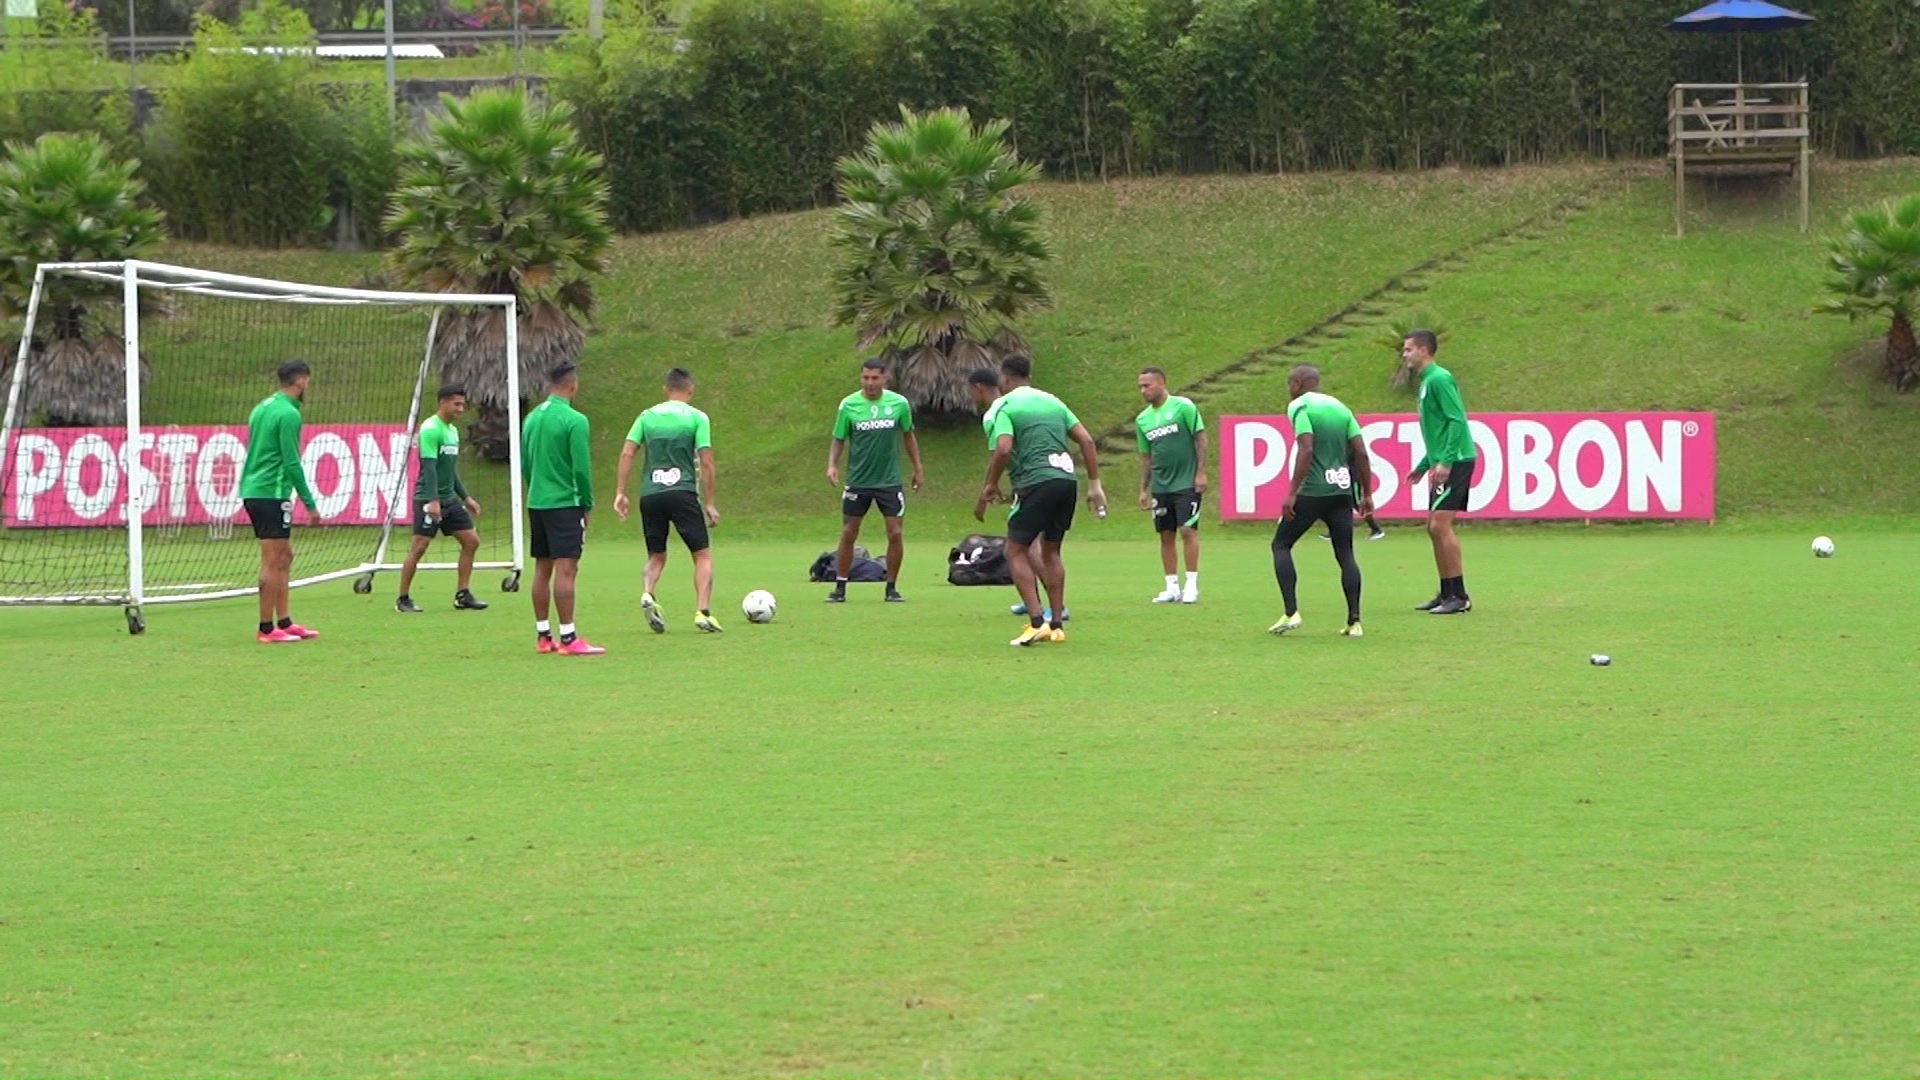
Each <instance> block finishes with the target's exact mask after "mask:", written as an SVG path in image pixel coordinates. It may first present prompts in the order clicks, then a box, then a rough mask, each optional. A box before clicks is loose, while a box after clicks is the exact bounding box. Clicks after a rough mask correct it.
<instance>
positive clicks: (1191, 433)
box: [1133, 397, 1207, 495]
mask: <svg viewBox="0 0 1920 1080" xmlns="http://www.w3.org/2000/svg"><path fill="white" fill-rule="evenodd" d="M1133 423H1134V427H1135V428H1137V429H1138V430H1139V435H1140V452H1141V453H1143V454H1146V455H1148V463H1149V468H1150V469H1151V471H1152V473H1153V476H1152V480H1151V483H1152V485H1153V487H1152V490H1153V493H1154V494H1155V495H1171V494H1174V493H1175V492H1181V491H1192V490H1193V477H1194V473H1196V472H1197V471H1199V466H1200V455H1199V453H1198V447H1197V445H1196V444H1197V442H1198V440H1199V437H1200V433H1201V432H1203V431H1205V430H1207V425H1206V423H1205V422H1203V421H1202V420H1201V419H1200V407H1199V406H1197V405H1195V404H1194V403H1193V401H1192V399H1190V398H1183V397H1168V398H1167V400H1165V401H1163V402H1161V403H1160V404H1158V405H1149V406H1147V407H1146V408H1144V409H1142V410H1140V415H1139V416H1137V417H1135V418H1134V421H1133Z"/></svg>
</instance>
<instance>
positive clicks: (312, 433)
mask: <svg viewBox="0 0 1920 1080" xmlns="http://www.w3.org/2000/svg"><path fill="white" fill-rule="evenodd" d="M412 451H413V439H412V436H411V435H410V433H409V432H408V431H407V429H406V427H405V426H404V425H401V424H319V425H314V424H309V425H307V427H306V429H305V430H304V431H303V432H301V447H300V459H301V462H302V463H303V464H304V465H305V466H306V470H307V483H308V484H309V485H310V486H311V487H312V488H313V495H314V499H315V500H316V501H318V502H319V504H320V520H321V522H322V524H326V525H378V524H381V523H382V522H383V521H385V520H387V518H388V516H389V515H391V516H392V518H393V520H395V521H405V520H406V519H407V517H408V514H409V513H410V511H411V507H410V505H409V503H410V501H411V499H412V494H413V479H414V476H415V474H416V472H417V467H416V465H415V464H414V461H413V452H412ZM246 460H247V429H246V428H245V427H238V426H218V427H216V426H208V427H165V428H146V429H144V430H142V431H141V433H140V439H139V447H138V449H137V451H134V452H131V453H130V452H129V450H128V445H127V429H125V428H26V429H23V430H20V431H16V432H14V433H13V437H12V439H11V440H10V441H9V442H8V444H7V447H6V460H4V461H0V470H3V471H4V483H0V495H3V496H4V498H0V522H4V524H5V526H6V527H7V528H10V529H22V528H68V527H75V526H81V527H84V526H123V525H125V524H126V522H127V507H128V497H129V494H132V495H134V496H135V497H137V498H138V500H139V501H138V504H137V505H138V506H139V507H140V508H141V521H142V522H143V523H144V524H146V525H149V526H152V525H204V524H211V523H213V522H222V521H244V520H245V516H246V515H245V513H244V511H243V510H242V509H241V504H240V472H241V469H242V468H243V467H244V466H245V464H246ZM402 476H404V479H403V480H398V482H397V484H396V481H397V478H399V477H402ZM396 490H398V491H399V493H400V498H399V499H398V500H393V499H392V496H393V493H394V492H395V491H396Z"/></svg>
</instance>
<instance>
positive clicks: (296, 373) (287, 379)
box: [280, 360, 313, 386]
mask: <svg viewBox="0 0 1920 1080" xmlns="http://www.w3.org/2000/svg"><path fill="white" fill-rule="evenodd" d="M311 374H313V369H312V368H310V367H308V366H307V362H306V361H305V360H289V361H287V362H286V363H284V364H281V365H280V385H281V386H292V385H293V380H295V379H297V378H299V377H300V376H302V375H311Z"/></svg>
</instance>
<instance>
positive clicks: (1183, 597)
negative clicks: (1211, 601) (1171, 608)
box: [1180, 589, 1200, 604]
mask: <svg viewBox="0 0 1920 1080" xmlns="http://www.w3.org/2000/svg"><path fill="white" fill-rule="evenodd" d="M1180 602H1181V603H1183V604H1197V603H1199V602H1200V590H1199V589H1187V590H1185V591H1184V592H1182V593H1181V594H1180Z"/></svg>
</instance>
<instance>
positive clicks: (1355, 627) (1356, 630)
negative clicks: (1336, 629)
mask: <svg viewBox="0 0 1920 1080" xmlns="http://www.w3.org/2000/svg"><path fill="white" fill-rule="evenodd" d="M1340 636H1341V637H1366V636H1367V633H1366V631H1364V630H1362V629H1360V624H1359V623H1357V622H1353V623H1348V624H1347V628H1346V629H1345V630H1342V631H1340Z"/></svg>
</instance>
